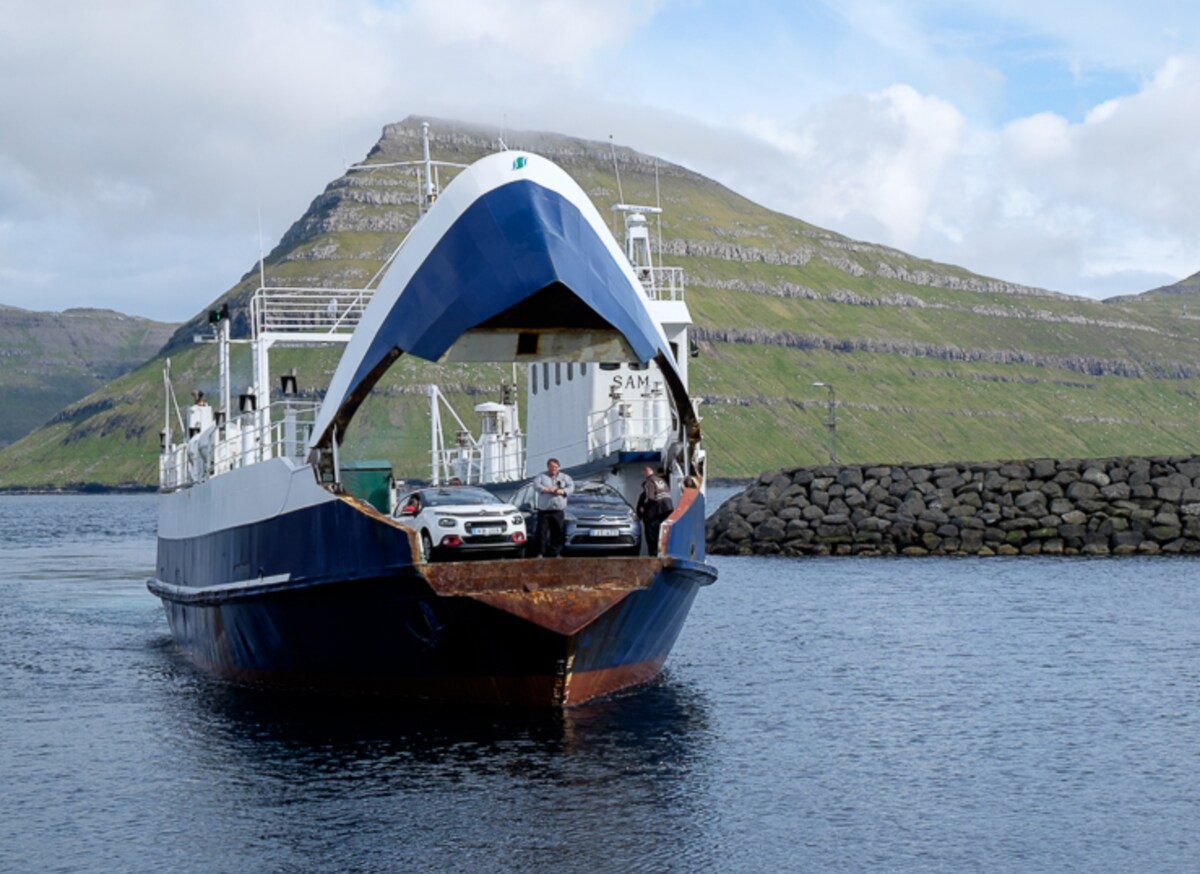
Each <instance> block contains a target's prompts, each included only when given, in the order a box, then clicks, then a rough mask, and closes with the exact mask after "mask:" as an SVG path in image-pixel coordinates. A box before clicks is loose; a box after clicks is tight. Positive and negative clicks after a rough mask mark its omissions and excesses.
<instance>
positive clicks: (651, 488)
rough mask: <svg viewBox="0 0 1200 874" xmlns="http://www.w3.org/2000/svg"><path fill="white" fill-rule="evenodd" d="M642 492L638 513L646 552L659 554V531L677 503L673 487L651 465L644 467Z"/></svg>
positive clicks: (639, 498)
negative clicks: (644, 538)
mask: <svg viewBox="0 0 1200 874" xmlns="http://www.w3.org/2000/svg"><path fill="white" fill-rule="evenodd" d="M642 476H643V477H644V479H643V480H642V493H641V495H640V496H639V497H638V503H637V514H638V518H639V519H641V520H642V530H643V531H644V532H645V534H646V552H647V553H648V554H649V555H658V532H659V531H660V530H661V529H662V523H663V520H664V519H666V518H667V517H668V516H670V515H671V512H672V511H673V510H674V509H675V504H674V503H673V502H672V501H671V487H670V486H669V485H667V481H666V480H665V479H663V478H662V477H661V476H660V475H659V474H658V473H657V472H656V471H655V470H654V468H653V467H651V466H650V465H646V466H645V467H644V468H642Z"/></svg>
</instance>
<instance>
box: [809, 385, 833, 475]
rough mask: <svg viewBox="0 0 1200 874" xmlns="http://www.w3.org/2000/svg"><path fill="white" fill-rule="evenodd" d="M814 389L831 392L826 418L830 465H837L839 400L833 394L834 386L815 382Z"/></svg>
mask: <svg viewBox="0 0 1200 874" xmlns="http://www.w3.org/2000/svg"><path fill="white" fill-rule="evenodd" d="M813 388H823V389H826V390H828V392H829V415H828V416H826V417H825V427H826V428H828V429H829V463H830V464H837V398H836V397H835V396H834V394H833V386H832V385H831V384H830V383H828V382H814V383H813Z"/></svg>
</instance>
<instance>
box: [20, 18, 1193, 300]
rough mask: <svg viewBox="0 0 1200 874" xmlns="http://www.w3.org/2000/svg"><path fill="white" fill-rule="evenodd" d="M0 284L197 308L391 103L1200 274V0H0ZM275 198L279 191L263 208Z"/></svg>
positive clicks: (1168, 271) (900, 222) (936, 255)
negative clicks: (607, 142)
mask: <svg viewBox="0 0 1200 874" xmlns="http://www.w3.org/2000/svg"><path fill="white" fill-rule="evenodd" d="M0 20H3V21H4V22H5V24H4V27H3V29H0V113H2V117H3V118H4V119H5V123H4V124H3V125H0V304H7V305H10V306H18V307H23V308H26V309H35V310H61V309H64V308H67V307H73V306H100V307H110V308H113V309H117V310H121V311H124V312H130V313H135V314H139V315H146V316H151V317H154V318H160V319H166V320H179V319H183V318H187V317H188V316H190V315H192V314H193V313H195V312H198V311H200V310H201V309H202V308H203V307H204V306H205V305H206V304H207V303H208V302H209V301H210V300H212V299H213V298H215V297H216V296H217V295H219V294H220V293H221V292H223V291H224V290H225V289H227V288H228V287H229V286H230V285H232V284H233V283H234V282H235V281H236V279H237V278H238V277H239V276H240V275H241V274H242V273H243V272H245V271H246V270H247V269H249V268H250V267H251V265H252V264H253V262H254V260H255V258H256V257H257V255H258V251H259V227H260V222H261V228H262V236H263V238H264V243H265V246H266V247H267V248H268V249H269V248H271V246H273V244H274V243H275V242H276V241H277V240H278V239H279V237H280V236H281V235H282V234H283V233H284V231H286V230H287V227H288V226H289V225H290V224H291V222H292V221H294V220H295V219H296V218H297V217H299V215H300V214H301V212H302V211H303V210H304V209H305V207H306V206H307V205H308V204H309V202H310V201H311V200H312V199H313V197H315V196H316V195H317V194H318V193H319V192H320V191H321V190H322V189H323V188H324V186H325V185H326V184H327V183H328V182H329V181H330V180H332V179H334V178H336V177H337V176H338V175H340V174H341V172H342V171H343V168H344V166H345V165H346V163H349V162H353V161H356V160H358V159H360V158H361V157H362V156H363V155H365V154H366V152H367V151H368V150H369V149H370V147H371V146H372V145H373V144H374V142H375V140H376V139H377V138H378V136H379V131H380V129H381V128H382V127H383V126H384V125H385V124H387V123H389V122H392V121H397V120H399V119H401V118H403V117H405V116H408V115H410V114H418V115H421V114H424V115H430V116H435V117H451V118H459V119H462V120H465V121H471V122H477V123H482V124H492V125H495V126H496V127H497V129H499V128H500V127H501V126H504V127H507V128H509V129H538V130H553V131H559V132H562V133H566V134H571V135H574V136H581V137H592V138H596V139H607V137H608V136H609V135H612V136H613V138H614V139H615V140H616V141H617V142H618V143H621V144H624V145H629V146H632V147H633V148H636V149H639V150H641V151H645V152H649V153H653V154H658V155H660V156H662V157H664V158H666V159H668V160H672V161H675V162H678V163H681V164H684V165H686V166H688V167H691V168H692V169H695V170H697V171H699V172H702V173H705V174H706V175H709V176H712V177H714V178H717V179H719V180H720V181H722V182H724V183H725V184H727V185H729V186H730V187H732V188H734V189H735V190H737V191H739V192H741V193H743V194H745V195H746V196H748V197H750V198H752V199H754V200H757V201H759V202H760V203H763V204H765V205H767V206H770V207H772V208H774V209H777V210H780V211H782V212H786V213H788V214H791V215H794V216H797V217H798V218H801V219H804V220H805V221H809V222H812V223H814V224H817V225H821V226H823V227H827V228H830V229H832V230H836V231H838V232H841V233H844V234H848V235H850V236H852V237H856V238H859V239H865V240H870V241H873V242H878V243H883V244H886V245H891V246H896V247H897V248H900V249H903V250H905V251H908V252H911V253H913V254H915V255H919V256H923V257H928V258H933V259H936V260H939V261H945V262H949V263H953V264H958V265H961V266H963V267H966V268H968V269H970V270H974V271H976V272H978V273H982V274H984V275H989V276H994V277H998V278H1000V279H1004V280H1007V281H1011V282H1018V283H1023V284H1026V285H1031V286H1038V287H1043V288H1049V289H1052V290H1056V291H1062V292H1066V293H1070V294H1077V295H1086V296H1091V297H1098V298H1102V297H1106V296H1110V295H1114V294H1122V293H1132V292H1139V291H1144V290H1146V289H1149V288H1153V287H1155V286H1158V285H1162V284H1166V283H1170V282H1174V281H1177V280H1179V279H1181V278H1183V277H1185V276H1187V275H1190V274H1191V273H1194V272H1196V271H1197V270H1200V252H1198V250H1197V239H1198V237H1200V217H1197V215H1195V214H1194V213H1195V210H1194V208H1193V207H1194V204H1195V203H1196V202H1197V201H1198V199H1200V149H1197V148H1196V147H1195V146H1194V145H1193V143H1195V142H1197V141H1198V140H1200V6H1197V5H1196V4H1185V3H1182V2H1163V3H1154V2H1149V3H1143V4H1140V5H1138V6H1137V8H1136V9H1135V8H1134V7H1133V5H1132V4H1127V3H1116V2H1111V0H1095V2H1089V3H1082V2H1074V0H1060V2H1053V3H1047V2H1045V0H1041V2H1033V0H1009V2H1005V3H997V2H983V0H958V2H943V0H910V2H886V3H885V2H877V0H846V2H839V3H833V2H828V3H827V2H811V0H810V2H768V0H744V2H705V0H605V2H595V0H562V2H555V0H523V2H517V0H395V2H383V0H378V2H376V0H291V2H285V0H259V2H256V3H252V4H245V3H240V2H231V0H207V2H204V0H200V2H194V3H178V2H173V0H125V2H122V3H118V4H98V3H92V2H83V0H60V2H56V3H45V2H35V0H0ZM260 216H261V218H260Z"/></svg>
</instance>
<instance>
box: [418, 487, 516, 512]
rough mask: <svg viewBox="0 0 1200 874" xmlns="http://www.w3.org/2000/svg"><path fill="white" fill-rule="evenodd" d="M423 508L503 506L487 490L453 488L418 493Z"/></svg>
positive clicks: (425, 490) (426, 490)
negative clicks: (468, 505) (455, 505)
mask: <svg viewBox="0 0 1200 874" xmlns="http://www.w3.org/2000/svg"><path fill="white" fill-rule="evenodd" d="M417 495H418V496H419V497H420V499H421V506H422V507H447V506H450V505H452V504H503V503H504V502H503V501H501V500H500V499H499V498H497V497H496V496H495V495H493V494H492V493H491V492H489V491H487V490H486V489H477V488H473V487H470V486H467V487H462V486H451V487H449V488H444V489H424V490H422V491H420V492H417Z"/></svg>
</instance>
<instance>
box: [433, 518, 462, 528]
mask: <svg viewBox="0 0 1200 874" xmlns="http://www.w3.org/2000/svg"><path fill="white" fill-rule="evenodd" d="M457 524H458V520H456V519H448V518H445V517H442V518H441V519H438V525H440V526H442V527H443V528H453V527H454V526H455V525H457Z"/></svg>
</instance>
